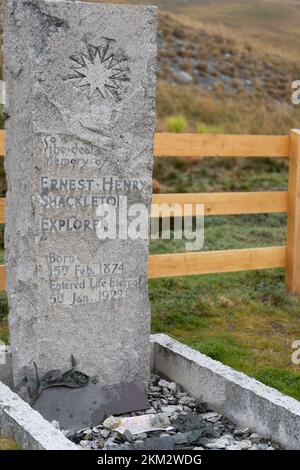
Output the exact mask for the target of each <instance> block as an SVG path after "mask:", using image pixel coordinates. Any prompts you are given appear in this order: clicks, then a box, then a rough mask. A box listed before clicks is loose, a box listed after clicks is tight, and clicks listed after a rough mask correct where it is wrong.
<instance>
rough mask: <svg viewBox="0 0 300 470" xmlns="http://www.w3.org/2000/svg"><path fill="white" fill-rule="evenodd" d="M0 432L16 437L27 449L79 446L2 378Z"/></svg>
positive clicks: (62, 448) (74, 448)
mask: <svg viewBox="0 0 300 470" xmlns="http://www.w3.org/2000/svg"><path fill="white" fill-rule="evenodd" d="M0 433H1V434H5V435H8V436H11V437H13V438H14V439H15V440H16V442H17V443H18V444H19V445H20V446H21V448H22V449H24V450H27V449H30V450H76V449H77V447H76V445H75V444H73V443H72V442H71V441H69V440H68V439H67V438H66V437H65V436H64V435H63V434H62V432H61V431H59V430H58V429H55V427H54V426H52V424H50V423H49V421H46V420H45V419H44V418H43V417H42V416H41V415H40V414H39V413H38V412H37V411H35V410H33V409H32V408H31V407H30V406H29V404H28V403H25V402H24V401H23V400H22V399H21V398H20V397H18V395H16V394H15V393H13V392H12V391H11V390H10V388H8V387H7V386H6V385H4V384H3V383H1V382H0Z"/></svg>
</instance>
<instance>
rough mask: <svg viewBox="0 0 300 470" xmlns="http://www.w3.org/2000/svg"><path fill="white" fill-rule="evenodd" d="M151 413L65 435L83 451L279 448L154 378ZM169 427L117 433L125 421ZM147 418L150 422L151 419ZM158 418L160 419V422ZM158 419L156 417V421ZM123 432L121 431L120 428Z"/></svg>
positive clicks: (177, 387) (166, 382) (140, 412)
mask: <svg viewBox="0 0 300 470" xmlns="http://www.w3.org/2000/svg"><path fill="white" fill-rule="evenodd" d="M148 398H149V402H150V406H151V408H150V409H149V410H144V411H139V412H135V413H129V414H127V415H124V416H119V417H115V416H110V417H108V418H107V419H106V420H105V421H103V423H101V424H99V426H96V427H94V428H92V429H90V428H88V429H81V430H78V431H76V432H74V433H67V432H66V431H65V433H66V434H67V436H68V437H69V439H70V440H72V441H73V442H75V443H76V444H77V445H78V448H80V449H89V450H90V449H95V450H100V449H102V450H135V449H137V450H138V449H140V450H145V449H146V450H174V449H175V450H176V449H184V450H192V449H194V450H275V449H279V448H280V447H279V445H278V444H276V443H274V442H271V441H269V440H268V439H264V438H262V437H261V436H259V435H258V434H256V433H254V432H251V431H250V430H249V429H248V428H244V429H241V428H238V427H236V426H235V425H234V423H232V422H230V421H229V420H228V419H226V418H225V417H224V416H222V415H220V414H219V413H216V412H215V411H213V410H210V409H209V408H208V405H207V404H206V403H203V402H201V401H199V400H197V399H196V398H194V397H192V396H191V395H189V394H188V393H186V392H184V391H183V390H182V389H181V388H180V386H178V385H177V384H175V383H174V382H168V381H167V380H165V379H162V378H160V377H158V376H153V377H152V379H151V381H150V383H149V387H148ZM157 414H159V415H160V417H162V418H164V419H165V421H166V422H168V423H169V424H170V426H168V427H166V429H163V430H162V429H157V430H152V431H150V432H139V433H134V432H133V430H132V428H130V430H129V429H125V430H123V431H122V432H118V431H116V429H115V428H117V427H118V426H119V425H120V423H122V421H121V420H122V418H125V417H129V418H130V417H134V416H143V415H148V418H150V419H152V417H151V416H149V415H154V417H155V415H157ZM148 418H147V419H148ZM158 418H159V417H158V416H157V419H158ZM155 419H156V418H155ZM120 429H121V428H120Z"/></svg>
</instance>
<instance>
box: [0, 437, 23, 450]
mask: <svg viewBox="0 0 300 470" xmlns="http://www.w3.org/2000/svg"><path fill="white" fill-rule="evenodd" d="M1 450H20V446H19V445H18V444H17V443H16V442H15V441H14V440H13V439H11V438H10V437H4V436H0V451H1Z"/></svg>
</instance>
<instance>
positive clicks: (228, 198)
mask: <svg viewBox="0 0 300 470" xmlns="http://www.w3.org/2000/svg"><path fill="white" fill-rule="evenodd" d="M287 196H288V193H287V192H285V191H273V192H243V193H198V194H197V193H190V194H153V197H152V208H151V217H152V218H157V217H169V214H170V216H171V217H182V216H183V215H185V216H189V215H190V216H195V215H201V214H202V211H201V210H197V207H196V204H203V205H204V215H207V216H208V215H241V214H271V213H275V212H287ZM5 202H6V200H5V198H0V224H5ZM157 204H159V205H161V204H168V206H169V213H168V211H166V212H161V210H160V209H161V207H156V206H155V205H157ZM175 204H176V205H175ZM187 204H189V205H192V207H190V208H189V207H188V208H187V207H184V206H186V205H187Z"/></svg>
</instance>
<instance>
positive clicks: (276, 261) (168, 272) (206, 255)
mask: <svg viewBox="0 0 300 470" xmlns="http://www.w3.org/2000/svg"><path fill="white" fill-rule="evenodd" d="M285 262H286V247H285V246H279V247H270V248H247V249H243V250H226V251H223V250H219V251H202V252H192V253H175V254H168V255H152V256H150V257H149V278H152V279H153V278H159V277H176V276H192V275H195V274H213V273H229V272H237V271H248V270H249V271H250V270H255V269H273V268H283V267H285Z"/></svg>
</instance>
